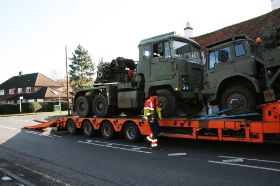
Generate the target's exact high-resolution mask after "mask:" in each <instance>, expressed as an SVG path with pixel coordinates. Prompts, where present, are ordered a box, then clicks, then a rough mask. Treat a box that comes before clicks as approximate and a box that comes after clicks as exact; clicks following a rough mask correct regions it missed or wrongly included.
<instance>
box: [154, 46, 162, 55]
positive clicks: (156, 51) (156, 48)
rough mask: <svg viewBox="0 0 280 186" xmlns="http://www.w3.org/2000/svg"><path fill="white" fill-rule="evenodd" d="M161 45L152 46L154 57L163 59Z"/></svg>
mask: <svg viewBox="0 0 280 186" xmlns="http://www.w3.org/2000/svg"><path fill="white" fill-rule="evenodd" d="M162 45H163V44H162V43H157V44H154V46H153V53H154V57H163V46H162Z"/></svg>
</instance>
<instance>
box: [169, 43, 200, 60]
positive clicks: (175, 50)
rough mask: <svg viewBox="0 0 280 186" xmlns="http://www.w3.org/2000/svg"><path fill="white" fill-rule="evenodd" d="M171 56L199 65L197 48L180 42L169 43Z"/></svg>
mask: <svg viewBox="0 0 280 186" xmlns="http://www.w3.org/2000/svg"><path fill="white" fill-rule="evenodd" d="M171 56H172V57H176V58H181V59H185V60H188V61H190V62H193V63H199V64H201V63H202V61H201V55H200V50H199V48H197V47H195V46H193V45H191V44H190V43H186V42H182V41H175V40H174V41H171Z"/></svg>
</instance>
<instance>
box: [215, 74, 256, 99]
mask: <svg viewBox="0 0 280 186" xmlns="http://www.w3.org/2000/svg"><path fill="white" fill-rule="evenodd" d="M234 85H240V86H242V85H243V86H246V87H247V88H249V89H250V90H252V91H253V92H255V93H260V92H261V88H260V84H259V82H258V81H256V80H255V79H254V78H250V77H244V76H234V77H227V78H225V79H222V80H221V81H220V83H219V85H218V88H217V90H216V94H215V98H216V101H219V99H220V98H221V95H222V93H223V92H224V90H225V89H227V88H229V87H232V86H234Z"/></svg>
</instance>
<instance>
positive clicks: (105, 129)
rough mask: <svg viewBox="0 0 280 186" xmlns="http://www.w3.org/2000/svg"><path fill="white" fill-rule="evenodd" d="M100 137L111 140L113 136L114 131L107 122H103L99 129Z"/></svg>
mask: <svg viewBox="0 0 280 186" xmlns="http://www.w3.org/2000/svg"><path fill="white" fill-rule="evenodd" d="M100 132H101V135H102V137H103V138H104V139H106V140H111V139H113V138H114V136H115V129H114V127H113V125H112V124H111V123H110V122H109V121H104V122H103V123H102V125H101V129H100Z"/></svg>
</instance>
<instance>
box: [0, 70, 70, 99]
mask: <svg viewBox="0 0 280 186" xmlns="http://www.w3.org/2000/svg"><path fill="white" fill-rule="evenodd" d="M61 87H62V86H61V85H60V84H58V83H57V82H55V81H54V80H52V79H50V78H48V77H47V76H45V75H43V74H41V73H33V74H24V75H23V74H22V73H21V72H20V73H19V75H18V76H13V77H12V78H10V79H8V80H7V81H5V82H3V83H2V84H1V85H0V103H17V102H18V101H19V99H20V97H21V98H22V99H23V102H43V101H52V100H59V99H67V95H66V94H65V93H62V92H61V91H60V90H59V89H60V88H61Z"/></svg>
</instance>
